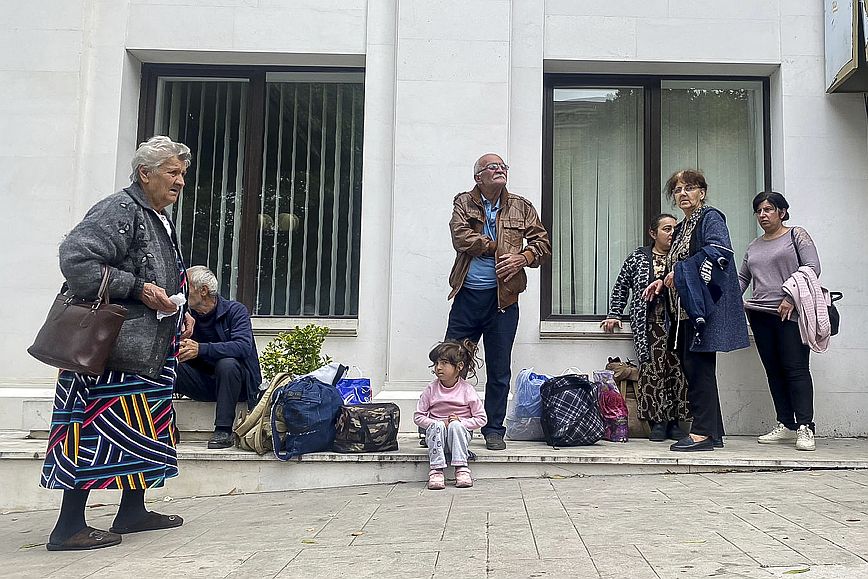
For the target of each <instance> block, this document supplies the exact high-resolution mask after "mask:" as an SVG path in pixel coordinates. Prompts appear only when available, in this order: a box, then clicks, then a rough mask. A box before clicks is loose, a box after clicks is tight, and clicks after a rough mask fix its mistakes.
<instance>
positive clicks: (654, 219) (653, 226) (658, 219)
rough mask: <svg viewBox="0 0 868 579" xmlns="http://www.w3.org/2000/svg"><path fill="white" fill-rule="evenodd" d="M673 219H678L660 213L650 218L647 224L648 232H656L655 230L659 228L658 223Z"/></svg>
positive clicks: (669, 214) (668, 214)
mask: <svg viewBox="0 0 868 579" xmlns="http://www.w3.org/2000/svg"><path fill="white" fill-rule="evenodd" d="M667 217H668V218H670V219H674V220H675V221H678V218H677V217H675V216H674V215H672V214H671V213H661V214H659V215H655V216H654V217H652V218H651V223H649V224H648V231H657V228H658V227H660V222H661V221H663V220H664V219H666V218H667Z"/></svg>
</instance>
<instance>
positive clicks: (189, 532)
mask: <svg viewBox="0 0 868 579" xmlns="http://www.w3.org/2000/svg"><path fill="white" fill-rule="evenodd" d="M9 491H10V489H4V492H9ZM93 499H94V500H99V495H98V493H96V494H95V495H94V497H93ZM150 507H151V508H152V509H154V510H159V511H162V512H167V513H178V514H181V515H183V516H184V517H185V519H186V520H185V523H184V526H183V527H181V528H179V529H174V530H170V531H158V532H150V533H140V534H137V535H127V536H126V537H125V539H124V542H123V543H122V544H121V545H120V546H118V547H115V548H110V549H104V550H97V551H91V552H78V553H50V552H48V551H46V550H45V547H44V542H45V540H46V536H47V533H48V531H49V530H50V528H51V526H52V525H53V523H54V519H55V517H56V513H55V512H53V511H33V512H26V513H12V514H7V515H2V516H0V560H2V561H3V568H2V570H0V574H2V576H4V577H64V578H65V579H74V578H77V577H152V576H163V575H165V576H184V577H256V578H258V577H281V578H285V577H305V578H312V577H329V578H331V577H352V578H365V577H377V578H380V577H383V578H393V577H413V578H415V577H422V578H428V577H472V578H476V577H578V578H586V577H588V578H593V577H603V578H610V577H611V578H618V579H643V578H654V579H663V578H669V577H673V578H674V577H678V578H691V579H692V578H695V577H741V578H754V577H756V578H767V577H790V576H794V575H795V576H797V577H804V578H805V579H817V578H831V577H835V578H837V577H841V578H847V579H852V578H861V577H866V578H868V471H864V470H861V471H822V472H804V471H803V472H774V473H761V472H760V473H756V472H755V473H725V474H679V475H645V476H592V477H575V478H567V479H560V478H558V479H506V480H483V481H478V482H477V484H476V486H475V487H474V488H472V489H455V488H454V487H449V488H447V489H446V490H445V491H427V490H425V489H424V485H422V484H421V483H411V484H410V483H408V484H403V483H402V484H391V485H378V486H368V487H352V488H335V489H327V490H318V491H290V492H279V493H264V494H252V495H244V496H221V497H211V498H195V499H178V500H172V501H162V502H158V503H154V504H152V505H150ZM113 515H114V507H100V506H96V507H92V508H89V509H88V522H89V523H90V524H91V525H93V526H96V527H98V528H103V529H105V528H108V527H109V526H110V524H111V519H112V517H113ZM796 572H798V574H797V573H796Z"/></svg>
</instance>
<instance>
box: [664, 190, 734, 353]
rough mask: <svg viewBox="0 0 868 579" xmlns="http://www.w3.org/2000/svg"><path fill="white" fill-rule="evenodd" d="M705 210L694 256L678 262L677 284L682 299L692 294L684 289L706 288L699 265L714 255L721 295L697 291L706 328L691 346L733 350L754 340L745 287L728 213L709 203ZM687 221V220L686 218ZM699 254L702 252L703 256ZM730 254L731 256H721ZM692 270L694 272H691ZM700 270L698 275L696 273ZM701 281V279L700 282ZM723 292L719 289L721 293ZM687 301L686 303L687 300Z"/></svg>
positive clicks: (693, 242)
mask: <svg viewBox="0 0 868 579" xmlns="http://www.w3.org/2000/svg"><path fill="white" fill-rule="evenodd" d="M701 211H702V212H703V215H702V216H701V217H700V221H699V223H698V224H697V226H696V229H694V231H693V236H692V237H691V239H690V256H691V258H693V256H697V257H696V259H691V258H688V259H686V260H684V261H683V262H679V263H677V264H676V267H675V268H674V269H675V285H676V287H677V288H678V290H679V295H681V299H682V301H683V300H685V299H688V300H689V299H690V298H691V296H685V295H683V292H684V291H686V292H691V291H693V292H695V291H697V290H698V291H699V292H703V291H706V288H697V287H696V281H695V280H696V278H697V277H698V267H699V265H701V264H702V262H703V261H704V260H705V258H706V257H708V258H711V261H712V263H713V264H714V267H713V271H712V283H713V285H714V286H715V287H714V288H708V289H712V292H711V293H712V294H713V297H715V298H717V299H713V300H708V299H704V298H705V297H706V296H702V295H701V294H700V295H695V296H693V297H694V298H695V300H694V301H695V302H696V303H697V305H698V303H699V302H701V301H704V302H705V306H706V308H705V309H706V311H705V330H704V331H703V333H702V339H701V340H700V341H699V342H693V343H692V345H691V346H690V350H691V351H693V352H731V351H733V350H740V349H741V348H747V347H748V346H749V345H750V343H749V342H748V338H747V319H746V318H745V314H744V305H743V302H742V299H741V291H740V290H741V288H740V287H739V283H738V271H737V269H736V267H735V259H733V255H732V254H733V251H732V242H731V241H730V239H729V229H727V227H726V217H725V216H724V214H723V213H721V212H720V211H719V210H718V209H715V208H714V207H711V206H709V205H705V206H704V207H702V209H701ZM682 223H683V222H682ZM680 228H681V223H679V224H678V225H677V226H676V227H675V229H676V231H675V234H674V236H677V235H678V233H679V231H680ZM699 254H702V255H701V256H699ZM727 255H728V256H729V257H728V259H723V260H721V259H719V258H720V257H725V256H727ZM687 268H696V269H697V271H696V272H693V271H690V272H688V271H687ZM687 273H690V274H691V275H687ZM693 273H696V274H697V275H696V276H694V275H692V274H693ZM700 283H701V282H700ZM718 292H719V293H718ZM684 305H686V304H684Z"/></svg>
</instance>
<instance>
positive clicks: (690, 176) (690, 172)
mask: <svg viewBox="0 0 868 579" xmlns="http://www.w3.org/2000/svg"><path fill="white" fill-rule="evenodd" d="M679 181H683V182H684V184H685V185H696V186H697V187H700V188H701V189H705V191H706V193H707V192H708V183H706V181H705V175H703V174H702V171H700V170H698V169H683V170H681V171H675V172H674V173H672V176H671V177H669V179H667V180H666V185H664V186H663V193H665V194H666V197H668V198H669V199H672V198H673V197H674V194H673V193H672V191H674V190H675V185H676V184H677V183H678V182H679Z"/></svg>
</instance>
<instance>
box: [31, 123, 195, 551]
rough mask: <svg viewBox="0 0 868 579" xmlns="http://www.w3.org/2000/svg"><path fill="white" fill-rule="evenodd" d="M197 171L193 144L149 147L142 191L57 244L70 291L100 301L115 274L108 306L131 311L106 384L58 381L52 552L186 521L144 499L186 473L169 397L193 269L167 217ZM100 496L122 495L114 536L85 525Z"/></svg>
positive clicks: (51, 442) (140, 170) (119, 197)
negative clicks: (107, 492) (99, 492)
mask: <svg viewBox="0 0 868 579" xmlns="http://www.w3.org/2000/svg"><path fill="white" fill-rule="evenodd" d="M189 165H190V149H189V148H188V147H187V146H186V145H183V144H181V143H175V142H173V141H172V140H171V139H169V138H168V137H159V136H158V137H153V138H151V139H150V140H148V141H147V142H145V143H142V144H141V145H140V146H139V148H138V149H137V150H136V153H135V156H134V157H133V160H132V168H133V174H132V175H131V179H132V181H133V183H132V184H131V185H130V186H129V187H127V188H126V189H124V190H122V191H120V192H118V193H115V194H114V195H110V196H109V197H107V198H105V199H103V200H102V201H99V202H98V203H97V204H96V205H94V206H93V207H92V208H91V209H90V210H89V211H88V212H87V214H86V215H85V216H84V219H82V221H81V222H80V223H79V224H78V225H76V226H75V228H73V230H72V231H71V232H70V233H69V235H67V236H66V238H65V239H64V240H63V242H62V243H61V245H60V252H59V254H60V269H61V271H62V273H63V275H64V277H65V278H66V281H67V283H68V284H69V288H70V290H71V291H72V292H73V293H74V294H75V295H76V296H79V297H82V298H89V299H92V298H95V297H96V294H97V292H98V288H99V286H100V281H101V280H102V268H103V267H106V268H108V271H109V272H110V274H111V278H110V283H109V289H108V292H109V297H110V299H111V300H112V301H113V302H116V303H120V304H123V305H124V306H125V307H126V308H127V310H128V313H127V318H126V320H125V321H124V324H123V326H122V328H121V332H120V335H119V336H118V340H117V343H116V344H115V347H114V349H113V350H112V353H111V355H110V357H109V361H108V364H107V369H106V371H105V373H104V374H103V375H102V376H98V377H97V376H88V375H84V374H78V373H75V372H70V371H67V370H63V371H61V372H60V375H59V377H58V380H57V389H56V393H55V397H54V413H53V415H52V420H51V432H50V435H49V439H48V450H47V452H46V457H45V464H44V466H43V467H42V479H41V483H40V484H41V485H42V486H44V487H46V488H51V489H62V490H63V502H62V504H61V508H60V516H59V518H58V520H57V524H56V525H55V527H54V529H53V530H52V532H51V536H50V537H49V541H48V544H47V548H48V550H49V551H72V550H83V549H96V548H100V547H109V546H111V545H117V544H118V543H120V542H121V535H122V534H124V533H134V532H138V531H148V530H154V529H167V528H171V527H177V526H179V525H181V524H182V523H183V520H182V519H181V517H179V516H177V515H162V514H159V513H154V512H150V511H148V510H146V509H145V489H147V488H152V487H159V486H162V484H163V482H164V481H165V480H166V479H167V478H170V477H173V476H177V474H178V467H177V461H176V455H175V442H176V439H175V433H174V426H173V424H174V412H173V410H172V387H173V384H174V381H175V368H176V366H177V360H176V356H177V351H178V344H179V340H180V339H181V338H182V337H183V336H189V334H190V333H191V332H192V318H191V317H190V316H189V314H183V311H182V309H181V308H179V306H178V303H182V302H183V300H182V299H180V298H181V297H182V296H183V297H185V296H186V292H187V286H186V278H185V268H184V264H183V261H182V259H181V255H180V253H179V251H178V245H177V240H176V237H175V231H174V227H173V226H172V223H171V222H170V221H169V218H168V215H167V214H166V211H165V209H166V207H168V206H169V205H171V204H172V203H174V202H175V201H177V199H178V196H179V195H180V194H181V191H182V189H183V188H184V175H185V173H186V172H187V167H188V166H189ZM170 296H172V297H173V298H175V299H174V300H173V299H170ZM175 296H177V297H175ZM182 327H183V331H182ZM91 489H120V490H122V491H123V492H122V495H121V502H120V507H119V508H118V512H117V515H116V516H115V519H114V522H113V524H112V527H111V529H110V531H109V532H106V531H100V530H97V529H94V528H92V527H88V526H87V524H86V522H85V517H84V509H85V504H86V503H87V497H88V493H89V492H90V491H91Z"/></svg>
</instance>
